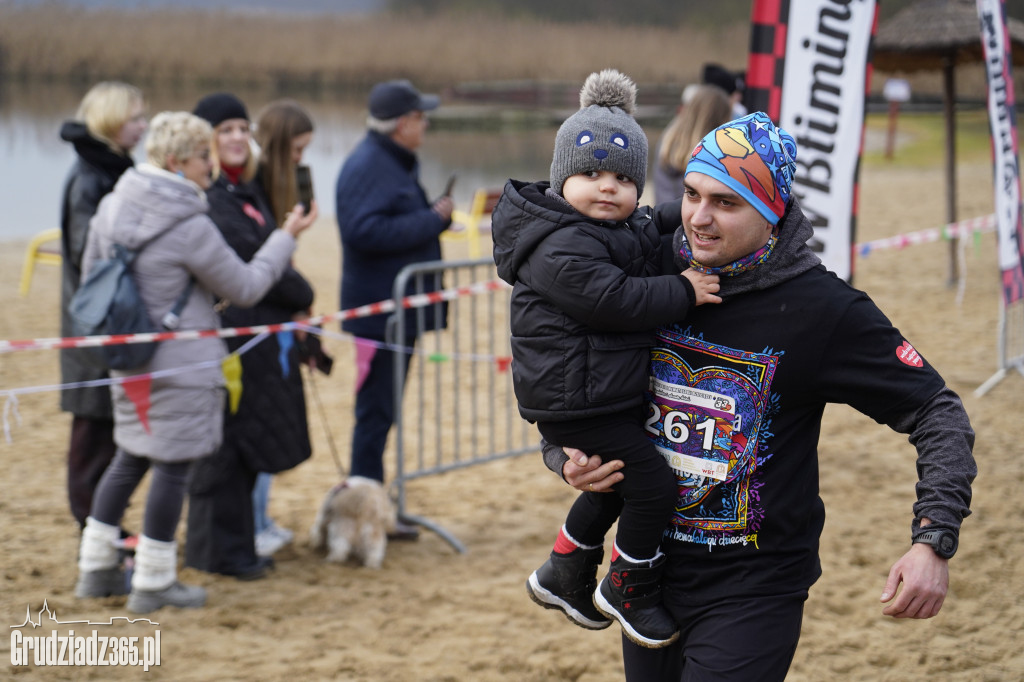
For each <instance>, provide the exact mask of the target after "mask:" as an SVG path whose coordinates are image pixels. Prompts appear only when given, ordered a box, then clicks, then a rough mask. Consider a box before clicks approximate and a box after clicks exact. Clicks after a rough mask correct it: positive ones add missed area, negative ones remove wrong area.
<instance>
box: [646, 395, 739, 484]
mask: <svg viewBox="0 0 1024 682" xmlns="http://www.w3.org/2000/svg"><path fill="white" fill-rule="evenodd" d="M651 394H652V395H651V398H652V399H651V400H650V401H649V402H648V403H647V419H646V421H645V423H644V427H645V428H646V430H647V432H648V434H649V435H650V436H651V438H652V439H653V441H654V444H655V447H656V448H657V449H658V452H660V453H661V454H662V456H664V457H665V460H666V461H667V462H668V464H669V466H670V467H672V469H673V470H674V471H675V472H676V474H677V475H678V476H679V477H680V478H682V479H683V483H684V485H692V486H700V485H703V484H704V481H705V480H706V479H708V478H711V479H714V480H715V481H719V482H720V481H724V480H726V478H727V477H728V475H729V471H730V470H731V468H732V466H733V464H734V463H735V454H734V453H733V451H732V433H733V430H736V431H742V424H740V423H739V421H740V420H741V418H742V415H737V414H736V401H735V399H734V398H732V397H730V396H727V395H723V394H720V393H714V392H711V391H705V390H700V389H695V388H691V387H689V386H680V385H678V384H672V383H668V382H666V381H662V380H660V379H657V378H653V379H652V380H651Z"/></svg>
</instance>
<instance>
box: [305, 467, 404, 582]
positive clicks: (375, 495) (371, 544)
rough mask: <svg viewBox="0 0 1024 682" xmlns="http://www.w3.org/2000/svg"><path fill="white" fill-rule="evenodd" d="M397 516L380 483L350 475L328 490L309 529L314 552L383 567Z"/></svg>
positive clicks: (332, 559) (335, 559)
mask: <svg viewBox="0 0 1024 682" xmlns="http://www.w3.org/2000/svg"><path fill="white" fill-rule="evenodd" d="M396 522H397V514H396V512H395V507H394V505H393V504H391V500H390V498H388V494H387V491H385V490H384V486H382V485H381V484H380V482H379V481H375V480H373V479H372V478H364V477H362V476H350V477H349V478H347V479H345V480H344V481H342V482H341V483H339V484H338V485H336V486H334V487H333V488H331V489H330V491H328V493H327V496H326V497H325V498H324V501H323V504H321V505H320V511H319V512H317V515H316V520H315V521H313V526H312V527H311V528H310V529H309V542H310V544H311V545H312V546H313V549H317V550H322V549H324V548H326V549H327V561H337V562H339V563H340V562H344V561H347V560H348V559H349V557H352V558H354V559H357V560H359V561H361V562H362V564H363V566H366V567H367V568H380V566H381V563H382V562H383V561H384V550H385V549H386V548H387V544H388V533H389V532H390V531H393V530H394V529H395V523H396Z"/></svg>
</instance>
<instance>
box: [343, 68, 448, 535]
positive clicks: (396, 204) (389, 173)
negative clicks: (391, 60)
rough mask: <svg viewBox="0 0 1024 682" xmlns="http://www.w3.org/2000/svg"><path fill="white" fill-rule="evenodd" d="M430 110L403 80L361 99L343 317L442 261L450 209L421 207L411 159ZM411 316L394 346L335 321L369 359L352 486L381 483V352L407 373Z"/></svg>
mask: <svg viewBox="0 0 1024 682" xmlns="http://www.w3.org/2000/svg"><path fill="white" fill-rule="evenodd" d="M439 104H440V99H439V98H438V97H437V95H428V94H422V93H420V92H419V91H418V90H417V89H416V88H415V87H413V85H412V84H411V83H410V82H409V81H406V80H392V81H386V82H383V83H378V84H376V85H375V86H373V88H372V89H371V91H370V97H369V117H368V118H367V128H368V130H367V133H366V136H365V137H364V138H363V139H362V140H361V141H360V142H359V144H358V145H357V146H356V147H355V149H353V150H352V153H351V154H349V156H348V158H346V159H345V162H344V163H343V164H342V167H341V171H340V172H339V173H338V181H337V186H336V190H335V200H336V216H337V220H338V229H339V231H340V234H341V247H342V249H341V254H342V265H341V307H342V309H343V310H351V309H353V308H357V307H359V306H363V305H367V304H369V303H377V302H379V301H383V300H386V299H390V298H391V297H392V286H393V284H394V281H395V277H396V276H397V275H398V273H399V271H401V269H402V268H404V267H405V266H407V265H410V264H413V263H422V262H426V261H436V260H440V259H441V242H440V235H441V233H442V232H443V231H444V230H446V229H447V228H448V226H449V225H450V224H451V215H452V200H451V198H450V197H447V196H442V197H441V198H439V199H436V200H433V201H431V200H430V199H428V198H427V194H426V192H425V191H424V189H423V187H422V186H421V185H420V180H419V171H420V165H419V159H418V158H417V154H416V152H417V150H418V149H419V148H420V146H421V145H422V143H423V137H424V134H425V133H426V130H427V127H428V120H427V112H430V111H432V110H434V109H436V108H437V107H438V105H439ZM440 280H441V278H440V275H438V276H436V277H434V276H428V277H426V281H425V283H424V287H423V288H422V290H420V291H419V293H423V292H425V291H426V292H429V291H436V290H438V289H440V288H441V281H440ZM412 286H413V283H412V282H410V288H409V290H408V291H407V292H406V293H407V294H412V293H414V292H413V290H412ZM417 312H418V311H416V310H409V311H407V313H406V324H405V329H406V333H405V338H403V339H393V340H389V339H387V337H386V333H385V330H386V327H387V323H388V316H387V315H372V316H369V317H359V318H354V319H347V320H344V321H342V324H341V328H342V330H344V331H346V332H348V333H350V334H352V335H354V336H356V337H357V338H359V339H364V340H366V341H367V342H368V343H366V344H364V347H369V348H374V349H375V352H374V355H373V358H372V359H371V360H370V367H369V372H368V373H367V374H366V376H365V378H364V379H363V381H362V383H361V384H360V386H359V387H358V390H357V392H356V403H355V428H354V430H353V434H352V460H351V466H350V469H349V474H350V475H352V476H365V477H366V478H372V479H375V480H377V481H383V480H384V461H383V458H384V446H385V443H386V441H387V436H388V432H389V431H390V430H391V425H392V423H393V422H394V389H393V384H394V369H393V367H394V365H393V362H394V358H393V356H392V352H393V351H392V350H390V349H387V348H384V347H383V346H384V344H385V343H393V344H397V345H401V346H403V348H404V350H403V351H401V352H402V356H403V358H404V367H405V371H408V367H409V361H410V359H411V357H412V355H411V351H412V350H413V348H414V346H415V343H416V334H417V332H416V329H417V324H416V320H417ZM419 312H422V313H423V315H424V317H423V321H424V325H423V328H424V329H425V330H426V331H430V330H433V329H441V328H443V327H444V326H445V324H446V320H445V318H446V314H447V309H446V308H445V306H430V307H428V308H426V309H425V310H422V311H419ZM395 352H398V351H395ZM415 535H416V532H415V527H414V526H407V525H405V524H404V523H403V524H401V528H400V532H399V534H398V536H397V537H400V538H403V539H412V538H414V537H415Z"/></svg>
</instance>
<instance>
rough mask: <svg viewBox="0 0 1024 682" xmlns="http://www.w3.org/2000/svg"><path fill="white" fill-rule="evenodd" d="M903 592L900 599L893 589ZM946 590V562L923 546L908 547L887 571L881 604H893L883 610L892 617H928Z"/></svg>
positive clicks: (931, 614) (940, 603)
mask: <svg viewBox="0 0 1024 682" xmlns="http://www.w3.org/2000/svg"><path fill="white" fill-rule="evenodd" d="M900 583H903V589H902V591H900V593H899V596H896V590H897V588H898V587H899V585H900ZM948 589H949V561H948V560H947V559H943V558H942V557H940V556H939V555H938V554H936V553H935V551H934V550H933V549H932V548H931V547H930V546H929V545H926V544H923V543H919V544H916V545H911V547H910V550H908V551H907V553H906V554H904V555H903V556H902V557H900V560H899V561H897V562H896V563H895V564H893V566H892V568H891V569H890V570H889V579H888V580H886V581H885V589H884V590H883V591H882V598H881V601H882V603H883V604H884V603H885V602H888V601H890V600H892V599H893V597H895V601H893V602H892V603H891V604H889V605H888V606H886V607H885V609H884V610H883V611H882V613H883V614H885V615H887V616H892V617H893V618H931V617H932V616H934V615H935V614H937V613H938V612H939V609H941V608H942V602H943V601H945V599H946V591H947V590H948Z"/></svg>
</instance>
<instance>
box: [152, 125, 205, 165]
mask: <svg viewBox="0 0 1024 682" xmlns="http://www.w3.org/2000/svg"><path fill="white" fill-rule="evenodd" d="M212 135H213V128H211V127H210V124H209V123H207V122H206V121H205V120H204V119H202V118H199V117H198V116H195V115H193V114H190V113H188V112H187V111H162V112H160V113H159V114H157V115H156V116H154V117H153V120H152V121H151V122H150V124H149V135H148V137H147V138H146V160H147V161H149V162H150V163H151V164H153V165H154V166H158V167H160V168H163V169H164V170H168V167H167V162H168V160H169V159H170V158H171V157H172V156H173V157H174V158H175V159H176V160H177V161H179V162H183V161H187V160H189V159H191V158H192V157H194V156H196V155H197V154H199V152H200V151H202V150H203V149H205V148H207V147H208V146H209V145H210V138H211V137H212Z"/></svg>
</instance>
